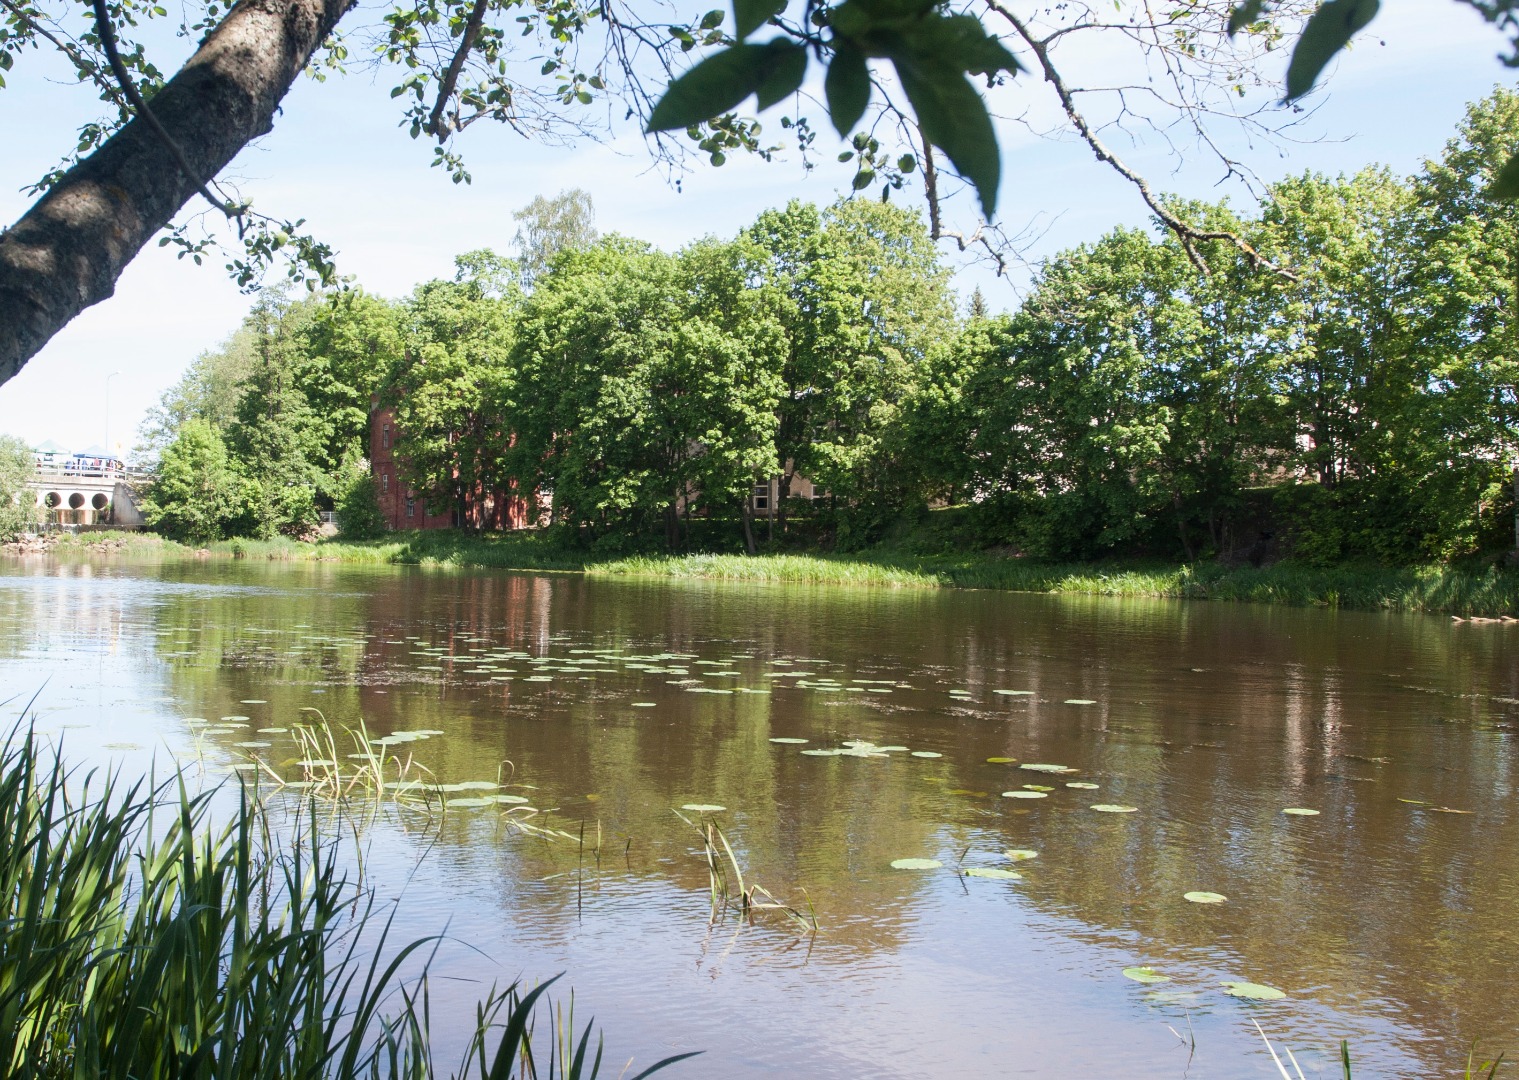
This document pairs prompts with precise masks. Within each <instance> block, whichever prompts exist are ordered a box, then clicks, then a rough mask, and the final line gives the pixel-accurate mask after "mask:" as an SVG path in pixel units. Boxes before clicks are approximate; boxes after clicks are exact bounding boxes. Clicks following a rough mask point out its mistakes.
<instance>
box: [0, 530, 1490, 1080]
mask: <svg viewBox="0 0 1519 1080" xmlns="http://www.w3.org/2000/svg"><path fill="white" fill-rule="evenodd" d="M0 670H3V675H4V686H5V687H6V688H7V694H6V696H8V697H10V703H9V704H8V706H7V710H8V713H7V715H8V717H10V718H11V719H15V718H18V717H20V715H21V714H22V710H23V708H24V707H25V706H26V705H27V703H28V701H32V706H31V709H32V713H33V715H35V718H36V724H37V727H38V729H39V730H41V731H43V732H44V733H46V734H47V735H48V737H49V738H52V739H56V740H60V741H61V742H62V743H63V745H64V748H65V755H66V756H67V757H68V758H69V759H70V760H72V761H77V762H80V763H105V762H109V763H112V764H114V765H117V766H119V767H120V768H122V769H123V770H126V771H129V772H146V771H148V770H149V769H150V768H156V769H157V770H158V771H159V772H160V773H161V772H162V770H163V768H164V767H165V765H166V763H168V762H170V761H177V762H179V763H181V764H183V765H185V767H186V768H187V769H189V770H191V771H192V772H194V773H195V774H196V775H198V776H203V777H205V778H206V779H208V780H209V781H211V782H214V783H224V784H235V783H236V782H237V781H236V780H235V779H234V777H236V776H241V777H243V778H244V782H248V783H252V782H254V778H256V777H263V778H264V779H263V780H261V781H260V787H261V789H262V790H264V791H272V796H271V797H274V798H284V799H294V798H297V797H302V796H301V789H299V788H293V789H285V790H283V791H281V790H279V789H278V788H276V787H275V785H274V784H273V783H272V782H271V781H270V780H269V779H268V778H269V777H271V776H279V777H281V778H283V779H285V780H292V779H293V780H300V779H302V778H303V777H305V776H307V775H308V770H309V768H310V767H306V768H303V767H302V766H300V765H299V764H297V761H298V760H300V759H301V752H300V751H299V750H298V748H297V747H296V746H295V744H294V743H293V741H292V735H291V730H290V729H292V728H293V727H294V726H295V725H298V724H302V723H308V724H309V723H312V722H315V721H316V720H317V718H318V717H321V718H324V719H325V721H326V723H327V724H328V726H329V728H330V729H331V730H335V731H337V732H338V733H339V734H338V739H339V743H340V744H341V747H348V746H349V745H350V744H349V742H348V736H347V735H346V731H347V729H348V728H352V727H356V726H357V725H358V724H359V723H360V721H362V723H363V725H364V728H365V730H366V731H367V732H368V734H369V735H370V737H372V738H382V737H386V736H391V735H393V734H394V733H398V732H401V733H405V732H413V733H415V732H432V733H433V734H430V735H425V736H412V737H409V738H406V739H405V741H394V742H393V744H392V745H391V746H390V749H391V751H392V752H394V753H397V754H399V755H402V756H403V758H404V757H406V756H409V757H410V758H411V760H412V761H413V766H412V773H411V774H410V775H412V776H422V777H424V778H425V779H426V780H427V781H428V782H429V783H439V784H445V785H458V784H461V783H467V782H471V781H473V782H476V784H475V786H474V787H472V788H466V789H460V788H457V787H456V788H455V790H454V791H453V792H452V799H453V803H452V805H451V806H450V809H449V810H448V811H447V812H446V813H441V814H440V813H438V812H437V811H436V809H434V810H433V811H432V812H424V811H423V810H421V809H420V808H419V807H418V806H417V805H416V804H410V805H408V804H405V803H396V804H393V805H387V806H385V807H383V808H382V812H380V813H379V814H377V815H374V816H372V817H368V818H366V819H365V821H364V823H363V826H362V829H361V830H360V837H359V843H360V844H361V845H362V849H363V859H364V872H365V874H366V875H367V877H366V880H368V881H369V882H370V884H372V885H373V886H374V887H375V889H376V891H377V894H378V896H379V897H380V899H381V900H382V902H385V903H389V902H390V901H392V900H396V901H398V904H399V906H398V909H397V910H398V911H399V913H400V914H399V921H398V927H397V931H396V932H397V933H398V934H399V935H400V936H401V937H411V936H419V935H422V934H429V933H437V932H439V931H446V934H447V937H448V940H447V942H445V944H444V945H443V946H442V947H441V948H440V950H439V953H438V956H437V957H436V959H435V960H434V963H433V983H432V993H433V1001H434V1009H435V1012H436V1013H437V1016H436V1017H435V1022H436V1023H437V1026H438V1027H439V1029H440V1031H442V1032H444V1033H445V1037H446V1033H447V1032H448V1031H449V1030H450V1025H453V1029H454V1030H458V1029H459V1028H460V1027H462V1026H467V1025H468V1024H470V1023H472V1020H473V1016H472V1013H471V1011H470V1010H471V1003H472V1002H473V1001H474V1000H475V999H476V998H477V997H478V996H480V995H481V994H482V993H483V991H484V990H485V989H486V988H487V987H488V985H489V984H490V983H491V982H493V981H510V980H511V979H512V978H515V977H519V976H520V977H522V978H524V979H526V980H527V981H528V982H534V981H538V980H541V979H544V978H548V977H550V976H553V975H555V974H557V973H559V972H561V971H562V972H565V973H566V976H565V978H564V979H563V980H562V981H561V983H560V984H559V986H565V987H573V989H574V992H575V1014H576V1017H577V1018H578V1019H580V1020H581V1021H583V1020H584V1019H587V1018H589V1017H591V1016H592V1015H593V1014H594V1016H595V1017H596V1018H597V1022H598V1024H599V1025H601V1026H602V1027H603V1028H604V1029H605V1032H606V1040H607V1048H608V1060H609V1061H612V1062H614V1065H613V1067H612V1069H611V1075H614V1076H615V1075H616V1073H617V1070H618V1069H619V1068H620V1067H621V1063H622V1062H623V1061H625V1060H626V1059H627V1058H628V1057H629V1056H636V1057H637V1060H638V1061H639V1062H640V1063H641V1065H640V1066H639V1067H642V1065H647V1064H648V1063H650V1062H651V1061H653V1060H655V1059H657V1058H658V1057H662V1056H664V1055H666V1054H669V1053H674V1052H679V1051H684V1050H702V1051H704V1054H703V1055H702V1056H701V1057H700V1058H697V1059H695V1060H694V1061H693V1062H689V1063H686V1064H683V1065H679V1066H676V1067H675V1068H673V1069H672V1070H670V1072H668V1073H667V1074H666V1075H670V1076H672V1077H681V1076H687V1077H702V1078H708V1077H712V1078H719V1080H726V1078H751V1077H773V1076H787V1077H794V1076H803V1077H872V1078H890V1077H904V1078H905V1077H924V1076H960V1077H1007V1076H1033V1077H1071V1076H1082V1077H1178V1078H1179V1077H1184V1076H1185V1077H1188V1078H1194V1080H1201V1078H1207V1077H1252V1076H1261V1077H1270V1076H1277V1075H1279V1074H1278V1073H1277V1071H1276V1066H1275V1065H1273V1063H1272V1061H1271V1058H1270V1055H1269V1053H1268V1052H1267V1050H1266V1047H1265V1044H1264V1043H1263V1042H1262V1041H1261V1038H1260V1036H1259V1035H1258V1034H1257V1032H1256V1030H1255V1027H1254V1025H1253V1023H1252V1022H1253V1021H1254V1022H1258V1023H1259V1024H1260V1026H1261V1028H1262V1029H1264V1031H1265V1032H1266V1034H1267V1035H1268V1036H1269V1038H1270V1040H1271V1042H1272V1044H1273V1045H1275V1046H1276V1047H1277V1048H1278V1050H1279V1051H1280V1050H1281V1049H1282V1048H1284V1047H1290V1048H1291V1049H1292V1050H1293V1052H1294V1053H1295V1054H1296V1055H1297V1057H1298V1060H1299V1061H1300V1062H1301V1063H1302V1064H1303V1067H1304V1069H1305V1071H1306V1072H1307V1074H1308V1075H1310V1076H1312V1075H1335V1076H1338V1075H1340V1072H1339V1065H1338V1054H1339V1042H1340V1040H1341V1039H1346V1040H1348V1041H1349V1046H1350V1052H1351V1054H1352V1058H1353V1060H1354V1063H1355V1075H1356V1076H1358V1077H1359V1076H1362V1075H1366V1076H1377V1077H1388V1076H1399V1077H1401V1076H1407V1077H1427V1076H1456V1075H1459V1074H1460V1072H1461V1069H1462V1068H1464V1066H1465V1064H1466V1060H1467V1055H1468V1052H1469V1050H1470V1048H1471V1044H1472V1042H1473V1040H1480V1043H1479V1044H1478V1048H1477V1054H1478V1059H1479V1060H1480V1059H1481V1058H1482V1057H1484V1056H1492V1055H1494V1054H1496V1053H1497V1052H1498V1051H1499V1050H1504V1049H1506V1050H1508V1051H1509V1052H1510V1054H1511V1055H1514V1054H1516V1053H1519V977H1516V976H1515V973H1514V959H1515V957H1519V791H1516V785H1519V754H1516V750H1519V628H1516V627H1513V626H1510V625H1503V624H1476V625H1474V624H1469V623H1462V624H1457V623H1452V622H1450V621H1447V620H1445V619H1440V618H1432V617H1428V616H1416V615H1391V614H1370V613H1360V612H1338V611H1330V610H1302V609H1292V608H1274V607H1264V606H1246V605H1225V604H1218V603H1206V602H1171V601H1146V600H1110V599H1097V598H1081V597H1065V596H1059V597H1057V596H1036V595H1017V594H1006V593H994V592H970V591H966V592H959V591H949V590H937V591H936V590H908V589H900V590H896V589H866V588H852V589H851V588H821V587H793V586H743V585H732V584H718V583H700V582H698V583H691V582H663V581H658V582H655V581H617V580H592V579H586V578H582V577H579V576H575V575H525V574H524V575H515V574H502V573H472V572H445V571H425V570H418V569H411V568H393V567H342V566H333V565H310V564H301V565H282V564H256V563H250V562H227V561H216V562H199V563H195V562H173V563H165V564H163V565H149V564H133V563H114V562H112V561H110V560H109V559H95V560H88V561H76V562H58V561H52V560H48V559H43V558H29V559H12V560H7V561H5V562H4V563H3V564H0ZM311 710H318V712H313V711H311ZM260 729H263V730H262V731H261V730H260ZM778 739H779V740H792V741H781V742H778V741H775V740H778ZM803 740H804V741H803ZM387 741H390V740H387ZM809 751H810V752H809ZM819 751H828V752H827V753H819ZM836 751H848V752H845V753H838V752H836ZM344 756H346V755H344ZM308 760H309V759H308ZM257 761H262V762H263V765H256V762H257ZM249 765H255V767H254V768H248V767H247V766H249ZM1030 765H1037V766H1045V768H1036V769H1030V768H1027V766H1030ZM266 767H267V768H266ZM1056 767H1059V768H1058V770H1057V768H1056ZM424 769H425V770H426V771H425V772H424V771H423V770H424ZM497 784H499V785H501V786H493V785H497ZM497 796H502V797H503V798H499V799H498V798H497ZM688 806H689V807H703V806H706V807H720V808H721V809H710V810H702V809H683V808H684V807H688ZM1094 806H1104V807H1121V808H1132V809H1125V810H1124V811H1123V812H1112V811H1107V810H1094V809H1092V807H1094ZM1288 809H1291V810H1312V811H1317V813H1316V814H1300V813H1292V814H1288V813H1284V812H1283V811H1284V810H1288ZM677 811H679V814H677ZM681 815H683V816H684V818H686V819H689V821H690V824H688V823H687V821H685V820H682V816H681ZM517 821H520V822H523V823H526V824H527V825H528V826H529V828H528V829H526V830H524V829H520V828H516V827H514V824H513V823H514V822H517ZM707 823H711V824H712V825H714V826H716V828H717V829H718V830H720V831H721V834H722V837H725V838H726V840H727V841H728V843H729V844H730V845H731V847H732V856H733V861H735V862H736V863H737V865H738V867H739V869H741V871H742V874H743V877H744V883H745V885H746V886H748V885H753V884H757V885H759V886H761V887H762V889H763V890H765V892H764V893H755V896H756V898H757V899H759V900H761V901H763V900H764V898H765V896H766V895H773V897H774V898H775V899H776V900H777V901H778V902H779V903H782V904H785V905H787V906H788V907H789V908H790V909H791V912H792V913H790V914H788V913H786V912H783V911H779V910H771V909H766V910H760V911H758V912H757V913H755V914H754V916H753V918H752V919H750V918H745V917H744V915H743V913H742V912H740V911H738V910H736V909H735V908H731V907H730V909H729V910H727V911H723V910H718V911H717V912H716V913H715V914H714V912H713V908H712V904H711V902H710V891H709V885H710V879H709V872H708V864H707V861H706V857H705V854H704V850H703V841H702V839H701V837H700V836H699V834H698V831H697V830H698V827H701V826H704V825H705V824H707ZM712 835H713V836H716V835H717V834H716V833H713V834H712ZM1008 852H1013V853H1015V854H1014V856H1012V857H1010V856H1009V855H1008V854H1006V853H1008ZM1030 852H1035V853H1037V854H1036V855H1033V856H1029V857H1018V856H1020V855H1022V856H1028V853H1030ZM720 855H721V858H722V859H724V860H726V859H727V858H728V857H727V855H726V854H723V853H720ZM904 859H905V860H929V861H936V862H938V863H939V864H941V865H939V866H937V867H932V866H929V867H926V868H922V869H899V868H896V867H894V866H893V865H892V864H893V863H894V862H896V861H899V860H904ZM725 865H726V864H725ZM729 870H730V875H731V867H729ZM964 871H975V873H971V874H967V873H965V872H964ZM983 871H992V872H993V873H991V874H990V875H987V876H983V875H982V873H981V872H983ZM1010 875H1016V876H1010ZM734 886H735V887H734V890H733V895H735V896H736V879H735V880H734ZM1188 893H1194V894H1198V893H1201V894H1204V895H1202V896H1201V897H1199V898H1198V899H1202V900H1210V899H1211V900H1214V902H1194V900H1189V899H1187V897H1186V894H1188ZM1207 894H1216V895H1217V896H1218V897H1223V899H1222V900H1217V899H1216V898H1215V897H1212V896H1208V895H1207ZM814 919H815V920H816V921H815V931H814V923H813V920H814ZM1142 968H1150V969H1153V971H1154V972H1155V973H1156V974H1155V976H1154V977H1155V978H1160V977H1165V978H1166V979H1168V981H1165V982H1158V981H1157V982H1142V981H1136V979H1135V978H1133V977H1132V976H1133V975H1136V974H1137V975H1139V976H1140V977H1141V978H1144V977H1146V975H1145V973H1144V972H1143V971H1136V970H1135V969H1142ZM1126 969H1129V974H1127V975H1126V974H1125V970H1126ZM1231 983H1234V984H1237V983H1249V984H1259V985H1262V986H1265V987H1269V988H1273V989H1275V990H1279V991H1281V992H1282V994H1283V995H1285V996H1282V997H1280V998H1278V999H1274V1000H1251V999H1248V998H1240V997H1237V996H1234V995H1232V994H1231V993H1229V992H1228V991H1229V990H1230V989H1231V988H1230V987H1229V986H1226V985H1225V984H1231ZM556 989H558V986H556ZM1233 989H1234V990H1236V991H1238V990H1239V989H1240V988H1239V987H1233ZM1244 992H1246V993H1250V992H1252V991H1250V990H1249V989H1248V988H1246V989H1245V990H1244ZM1273 996H1274V995H1273ZM1315 1070H1317V1073H1315Z"/></svg>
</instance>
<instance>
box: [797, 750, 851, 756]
mask: <svg viewBox="0 0 1519 1080" xmlns="http://www.w3.org/2000/svg"><path fill="white" fill-rule="evenodd" d="M847 752H848V751H845V750H803V751H802V753H804V754H806V755H807V756H808V757H838V756H839V755H840V754H844V753H847Z"/></svg>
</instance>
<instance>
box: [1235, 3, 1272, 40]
mask: <svg viewBox="0 0 1519 1080" xmlns="http://www.w3.org/2000/svg"><path fill="white" fill-rule="evenodd" d="M1265 8H1266V3H1265V0H1245V2H1244V3H1243V4H1241V5H1239V7H1237V8H1235V9H1234V10H1233V11H1231V12H1230V13H1229V36H1230V37H1233V36H1234V35H1235V34H1237V33H1239V32H1240V31H1241V30H1243V29H1244V28H1245V27H1247V26H1249V25H1250V24H1251V23H1253V22H1255V21H1256V20H1257V19H1259V18H1260V17H1261V13H1262V12H1263V11H1264V10H1265Z"/></svg>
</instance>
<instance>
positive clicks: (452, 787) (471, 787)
mask: <svg viewBox="0 0 1519 1080" xmlns="http://www.w3.org/2000/svg"><path fill="white" fill-rule="evenodd" d="M500 786H501V785H500V784H498V783H496V782H495V781H494V780H461V781H460V782H459V783H457V784H439V785H438V786H437V788H436V789H434V790H437V791H494V790H495V789H496V788H498V787H500Z"/></svg>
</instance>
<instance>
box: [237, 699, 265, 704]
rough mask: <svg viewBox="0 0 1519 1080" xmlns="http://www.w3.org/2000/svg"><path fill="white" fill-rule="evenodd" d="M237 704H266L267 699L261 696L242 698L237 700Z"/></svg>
mask: <svg viewBox="0 0 1519 1080" xmlns="http://www.w3.org/2000/svg"><path fill="white" fill-rule="evenodd" d="M238 704H239V705H267V704H269V703H268V702H267V701H265V700H264V699H263V698H244V699H243V700H242V701H239V702H238Z"/></svg>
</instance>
